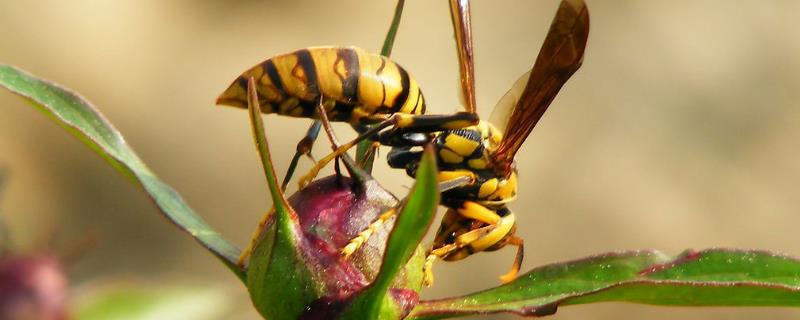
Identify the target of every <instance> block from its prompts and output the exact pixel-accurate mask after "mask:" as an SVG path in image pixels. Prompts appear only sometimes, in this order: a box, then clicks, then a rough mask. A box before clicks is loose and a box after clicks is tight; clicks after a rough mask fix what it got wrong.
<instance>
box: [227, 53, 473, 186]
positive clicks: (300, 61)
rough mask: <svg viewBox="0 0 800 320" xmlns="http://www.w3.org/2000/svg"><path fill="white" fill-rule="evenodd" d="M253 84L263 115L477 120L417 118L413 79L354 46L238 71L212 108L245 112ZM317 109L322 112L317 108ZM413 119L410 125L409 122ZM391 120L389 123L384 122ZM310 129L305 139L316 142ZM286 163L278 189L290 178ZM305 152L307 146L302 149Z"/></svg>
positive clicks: (354, 121) (360, 122) (420, 124)
mask: <svg viewBox="0 0 800 320" xmlns="http://www.w3.org/2000/svg"><path fill="white" fill-rule="evenodd" d="M250 78H253V79H254V80H255V81H256V91H257V95H258V99H259V102H260V104H261V111H262V112H263V113H266V114H279V115H283V116H291V117H301V118H312V119H318V120H321V119H322V117H321V116H320V112H323V111H321V110H324V113H325V116H326V118H327V119H328V120H329V121H334V122H347V123H349V124H351V125H352V126H353V127H355V128H363V127H364V126H367V125H370V124H375V123H382V122H387V121H388V120H390V119H395V118H391V117H390V116H391V115H394V114H401V115H403V117H402V119H403V121H401V122H400V123H398V127H415V128H418V130H425V129H424V128H425V127H426V126H427V125H428V123H430V122H435V123H437V124H440V123H445V124H446V123H450V127H458V126H459V125H460V126H463V125H464V124H465V123H466V124H469V123H473V122H475V121H477V119H476V118H475V117H474V116H473V115H471V114H469V113H460V114H453V115H444V116H439V115H433V116H423V114H424V113H425V97H424V96H423V94H422V91H420V88H419V85H418V84H417V81H416V80H415V79H414V78H413V77H412V76H410V75H409V73H408V72H407V71H406V70H405V69H404V68H403V67H401V66H400V65H398V64H397V63H395V62H393V61H391V60H389V59H388V58H387V57H384V56H381V55H376V54H371V53H367V52H366V51H364V50H362V49H359V48H356V47H311V48H306V49H301V50H297V51H294V52H291V53H286V54H282V55H278V56H274V57H272V58H269V59H267V60H265V61H263V62H261V63H259V64H257V65H255V66H253V67H252V68H250V69H248V70H246V71H244V72H243V73H242V74H241V75H240V76H239V77H237V78H236V79H235V80H234V81H233V82H232V83H231V84H230V85H229V86H228V88H227V89H226V90H225V91H224V92H223V93H222V94H221V95H220V96H219V97H218V98H217V104H218V105H227V106H233V107H238V108H244V109H246V108H247V81H248V79H250ZM319 106H321V107H322V108H318V107H319ZM415 120H416V121H415ZM390 122H391V121H390ZM318 131H319V125H317V126H316V129H314V126H312V128H311V129H309V133H308V134H307V140H308V139H310V140H311V141H313V139H315V138H316V133H317V132H318ZM302 142H303V141H301V144H298V153H297V154H295V157H294V158H293V160H292V165H291V167H290V169H289V173H287V175H286V180H284V184H283V187H284V189H285V187H286V183H287V182H288V179H289V178H290V177H291V175H292V171H293V169H294V166H295V165H296V163H297V158H298V156H299V155H300V153H301V152H305V153H307V154H308V150H306V151H301V150H300V149H301V148H302ZM306 148H307V149H310V147H306Z"/></svg>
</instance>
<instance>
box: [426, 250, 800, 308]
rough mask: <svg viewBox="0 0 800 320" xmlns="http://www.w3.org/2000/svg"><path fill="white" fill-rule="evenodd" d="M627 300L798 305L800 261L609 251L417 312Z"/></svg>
mask: <svg viewBox="0 0 800 320" xmlns="http://www.w3.org/2000/svg"><path fill="white" fill-rule="evenodd" d="M604 301H624V302H635V303H644V304H654V305H668V306H795V307H796V306H800V260H797V259H795V258H792V257H787V256H782V255H777V254H774V253H770V252H765V251H752V250H734V249H708V250H704V251H699V252H697V251H687V252H685V253H683V254H681V255H680V256H678V257H677V258H674V259H672V258H669V257H667V256H665V255H664V254H662V253H660V252H657V251H634V252H621V253H608V254H603V255H599V256H594V257H589V258H585V259H581V260H575V261H570V262H565V263H557V264H552V265H547V266H543V267H539V268H536V269H534V270H532V271H530V272H528V273H526V274H524V275H522V276H520V277H519V278H517V279H516V280H514V281H512V282H510V283H508V284H505V285H502V286H500V287H496V288H493V289H489V290H485V291H481V292H477V293H473V294H469V295H466V296H462V297H455V298H447V299H442V300H436V301H424V302H422V303H420V305H418V307H417V308H416V309H415V310H414V311H413V312H412V315H413V318H414V319H438V318H449V317H455V316H463V315H474V314H487V313H500V312H509V313H516V314H520V315H547V314H552V313H554V312H555V311H556V309H557V307H558V306H561V305H572V304H584V303H593V302H604Z"/></svg>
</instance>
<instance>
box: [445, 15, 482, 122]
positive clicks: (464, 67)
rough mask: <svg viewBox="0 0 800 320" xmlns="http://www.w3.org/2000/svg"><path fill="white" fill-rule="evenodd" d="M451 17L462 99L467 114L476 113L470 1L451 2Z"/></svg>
mask: <svg viewBox="0 0 800 320" xmlns="http://www.w3.org/2000/svg"><path fill="white" fill-rule="evenodd" d="M450 17H451V18H452V19H453V32H454V33H455V38H456V49H457V50H458V65H459V70H460V72H461V98H462V100H463V101H462V103H464V108H465V109H466V111H467V112H471V113H475V112H476V107H475V66H474V63H473V61H472V24H471V22H470V10H469V0H450Z"/></svg>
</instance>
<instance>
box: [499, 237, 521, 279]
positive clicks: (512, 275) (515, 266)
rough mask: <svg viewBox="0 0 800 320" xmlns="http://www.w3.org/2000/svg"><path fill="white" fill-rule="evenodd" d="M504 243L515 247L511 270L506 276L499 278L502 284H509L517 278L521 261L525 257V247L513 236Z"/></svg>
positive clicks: (519, 239) (518, 238)
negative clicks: (515, 251) (515, 253)
mask: <svg viewBox="0 0 800 320" xmlns="http://www.w3.org/2000/svg"><path fill="white" fill-rule="evenodd" d="M506 243H507V244H510V245H514V246H517V255H516V256H515V257H514V264H512V265H511V270H508V272H507V273H506V274H504V275H502V276H500V281H502V282H503V283H509V282H511V280H514V279H516V278H517V274H518V273H519V269H520V268H521V267H522V259H523V258H524V257H525V246H524V245H523V241H522V238H520V237H516V236H514V237H511V238H509V239H508V242H506Z"/></svg>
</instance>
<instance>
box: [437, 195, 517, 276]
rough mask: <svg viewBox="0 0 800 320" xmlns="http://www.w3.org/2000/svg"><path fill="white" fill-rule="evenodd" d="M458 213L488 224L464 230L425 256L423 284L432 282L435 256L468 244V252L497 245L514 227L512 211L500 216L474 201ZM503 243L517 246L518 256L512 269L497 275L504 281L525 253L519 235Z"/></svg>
mask: <svg viewBox="0 0 800 320" xmlns="http://www.w3.org/2000/svg"><path fill="white" fill-rule="evenodd" d="M457 212H458V213H459V214H460V215H462V216H464V217H467V218H469V219H472V220H477V221H481V222H484V223H486V224H488V225H487V226H485V227H481V228H478V229H475V230H472V231H469V232H466V233H463V234H461V235H459V236H458V237H456V239H455V241H453V243H451V244H447V245H444V246H442V247H440V248H437V249H434V250H431V252H430V253H428V256H427V257H426V259H425V265H424V267H423V283H424V284H425V285H426V286H430V285H431V284H433V272H432V268H433V262H434V261H436V259H438V258H445V257H447V256H448V255H450V254H451V253H453V252H454V251H456V250H459V249H461V248H464V247H467V246H470V247H471V249H472V250H471V252H480V251H484V250H486V249H488V248H490V247H492V246H494V245H496V244H498V243H499V242H500V241H503V239H505V238H506V237H507V236H508V235H509V233H511V232H513V229H514V223H515V217H514V214H513V213H509V214H507V215H506V216H504V217H501V216H500V215H498V214H497V212H496V211H494V210H491V209H489V208H486V207H484V206H482V205H480V204H478V203H477V202H473V201H466V202H464V204H463V205H462V207H461V208H459V209H458V210H457ZM506 243H507V244H513V245H516V246H517V255H516V258H515V259H514V264H513V265H512V268H511V270H510V271H509V272H508V273H506V274H505V275H503V276H501V277H500V279H501V280H502V281H503V282H508V281H511V280H513V279H514V278H516V275H517V273H518V272H519V268H520V265H521V264H522V259H523V253H524V250H523V245H522V239H521V238H518V237H515V236H512V237H509V238H508V240H507V242H506Z"/></svg>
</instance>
